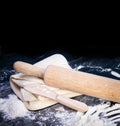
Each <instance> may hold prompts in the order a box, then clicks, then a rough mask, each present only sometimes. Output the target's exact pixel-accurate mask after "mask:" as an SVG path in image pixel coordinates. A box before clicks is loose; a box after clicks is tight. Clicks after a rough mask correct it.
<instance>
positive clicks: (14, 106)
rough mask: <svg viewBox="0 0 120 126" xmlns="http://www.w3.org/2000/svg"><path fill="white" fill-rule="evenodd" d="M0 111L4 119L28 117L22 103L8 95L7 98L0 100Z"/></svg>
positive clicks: (13, 96)
mask: <svg viewBox="0 0 120 126" xmlns="http://www.w3.org/2000/svg"><path fill="white" fill-rule="evenodd" d="M0 111H1V112H3V113H4V118H5V119H14V118H17V117H24V116H30V115H29V114H30V113H29V111H28V110H27V109H26V107H25V106H24V104H23V103H22V101H20V100H19V99H18V98H17V97H16V96H15V95H9V97H8V98H0ZM31 119H32V117H31Z"/></svg>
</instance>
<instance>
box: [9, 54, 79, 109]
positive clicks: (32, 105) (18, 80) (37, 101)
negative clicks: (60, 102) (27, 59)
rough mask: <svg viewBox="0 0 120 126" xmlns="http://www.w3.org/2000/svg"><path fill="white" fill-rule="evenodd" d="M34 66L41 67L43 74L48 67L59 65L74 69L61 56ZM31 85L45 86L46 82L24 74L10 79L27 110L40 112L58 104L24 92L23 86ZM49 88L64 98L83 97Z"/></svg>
mask: <svg viewBox="0 0 120 126" xmlns="http://www.w3.org/2000/svg"><path fill="white" fill-rule="evenodd" d="M33 65H35V66H37V67H39V68H40V69H41V70H43V72H44V70H45V69H46V68H47V66H48V65H58V66H62V67H65V68H68V69H72V68H71V67H70V66H69V64H68V61H67V60H66V58H65V57H64V56H63V55H61V54H54V55H51V56H49V57H47V58H45V59H43V60H41V61H39V62H37V63H35V64H33ZM31 83H38V84H40V85H41V84H42V85H44V84H45V83H44V81H43V80H42V79H40V78H37V77H34V76H28V75H24V74H22V73H17V74H15V75H12V76H11V77H10V86H11V88H12V90H13V91H14V93H15V94H16V95H17V96H18V97H19V98H20V100H21V101H22V102H23V103H24V105H25V106H26V108H27V109H29V110H39V109H43V108H46V107H49V106H51V105H54V104H56V103H57V102H56V101H54V100H51V99H49V98H46V97H43V96H40V95H39V96H37V95H34V94H32V93H31V92H28V91H26V90H24V88H23V86H24V85H28V84H31ZM48 87H49V88H50V89H51V90H54V91H55V92H56V93H58V94H62V95H63V96H66V97H69V98H72V97H75V96H79V95H81V94H79V93H76V92H72V91H68V90H62V89H58V88H54V87H50V86H48Z"/></svg>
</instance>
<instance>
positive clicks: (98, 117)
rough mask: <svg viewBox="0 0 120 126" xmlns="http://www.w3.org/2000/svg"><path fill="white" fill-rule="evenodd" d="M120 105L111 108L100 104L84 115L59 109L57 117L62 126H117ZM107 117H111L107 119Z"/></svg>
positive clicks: (90, 108)
mask: <svg viewBox="0 0 120 126" xmlns="http://www.w3.org/2000/svg"><path fill="white" fill-rule="evenodd" d="M119 109H120V104H115V105H114V106H112V107H110V104H100V105H96V106H90V107H89V110H88V111H87V112H86V113H85V114H83V113H81V112H68V111H66V110H64V108H62V107H60V108H58V111H57V113H55V117H56V118H58V119H59V120H60V122H61V125H62V126H117V124H116V123H115V122H117V121H120V116H119V117H118V118H115V117H116V116H114V115H115V114H117V113H119V111H120V110H119ZM108 113H109V114H108ZM112 115H113V117H112ZM107 116H111V117H110V118H107Z"/></svg>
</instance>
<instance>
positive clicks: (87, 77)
mask: <svg viewBox="0 0 120 126" xmlns="http://www.w3.org/2000/svg"><path fill="white" fill-rule="evenodd" d="M14 69H15V70H16V71H17V72H21V73H24V74H27V75H33V76H37V77H40V78H43V79H44V82H45V83H46V85H48V86H53V87H57V88H61V89H66V90H71V91H74V92H79V93H81V94H85V95H89V96H93V97H97V98H102V99H105V100H110V101H114V102H119V103H120V81H119V80H115V79H112V78H107V77H103V76H99V75H94V74H90V73H86V72H80V71H75V70H73V69H67V68H63V67H59V66H53V65H49V66H48V67H47V69H46V70H45V72H43V71H41V70H40V68H38V67H36V66H33V65H31V64H28V63H25V62H22V61H17V62H15V63H14Z"/></svg>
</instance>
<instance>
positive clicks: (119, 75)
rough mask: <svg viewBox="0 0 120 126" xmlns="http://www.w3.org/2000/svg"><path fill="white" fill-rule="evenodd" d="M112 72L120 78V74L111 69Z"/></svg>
mask: <svg viewBox="0 0 120 126" xmlns="http://www.w3.org/2000/svg"><path fill="white" fill-rule="evenodd" d="M111 74H112V75H113V76H115V77H118V78H120V74H119V73H117V72H116V71H111Z"/></svg>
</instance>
